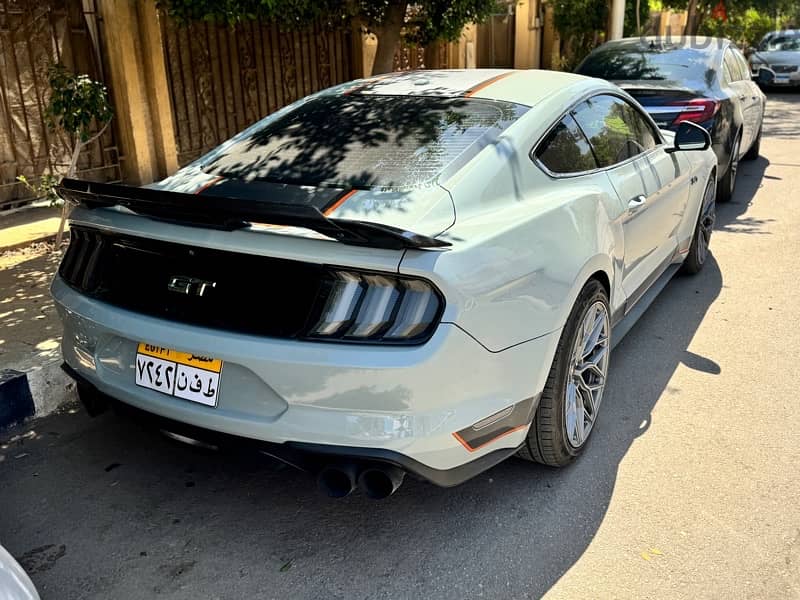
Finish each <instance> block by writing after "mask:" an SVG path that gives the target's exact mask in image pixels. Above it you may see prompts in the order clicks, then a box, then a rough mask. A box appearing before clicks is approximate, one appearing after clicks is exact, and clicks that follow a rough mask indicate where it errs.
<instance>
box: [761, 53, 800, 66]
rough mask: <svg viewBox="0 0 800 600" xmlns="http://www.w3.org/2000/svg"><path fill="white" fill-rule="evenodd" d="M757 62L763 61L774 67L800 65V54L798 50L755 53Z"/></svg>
mask: <svg viewBox="0 0 800 600" xmlns="http://www.w3.org/2000/svg"><path fill="white" fill-rule="evenodd" d="M753 58H754V59H757V60H756V61H755V62H758V61H761V62H765V63H767V64H774V65H800V52H799V51H797V50H774V51H772V52H755V53H753Z"/></svg>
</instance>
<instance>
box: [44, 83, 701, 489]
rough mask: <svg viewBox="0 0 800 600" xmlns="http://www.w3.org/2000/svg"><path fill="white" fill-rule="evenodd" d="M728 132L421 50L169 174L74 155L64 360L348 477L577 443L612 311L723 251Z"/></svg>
mask: <svg viewBox="0 0 800 600" xmlns="http://www.w3.org/2000/svg"><path fill="white" fill-rule="evenodd" d="M710 144H711V138H710V136H709V134H708V132H707V131H706V130H704V129H703V128H702V127H700V126H699V125H697V124H695V123H682V124H681V126H680V127H679V128H678V130H677V131H676V132H675V133H672V132H665V131H661V130H659V129H658V127H656V124H655V123H654V121H653V119H652V118H651V117H650V116H649V115H648V114H647V113H646V112H645V111H644V110H642V108H641V107H640V106H639V105H638V104H637V103H636V102H635V101H634V100H633V99H632V98H631V97H630V96H629V95H628V94H626V93H625V92H624V91H622V90H621V89H620V88H618V87H617V86H615V85H612V84H610V83H607V82H605V81H601V80H599V79H591V78H588V77H582V76H579V75H572V74H568V73H554V72H547V71H533V70H531V71H513V70H502V71H500V70H481V69H469V70H465V71H455V70H454V71H426V72H419V73H407V74H394V75H389V76H384V77H381V78H375V79H371V80H363V81H356V82H351V83H348V84H345V85H342V86H339V87H336V88H331V89H328V90H325V91H323V92H320V93H319V94H316V95H314V96H310V97H308V98H305V99H303V100H301V101H299V102H298V103H296V104H294V105H292V106H289V107H287V108H286V109H283V110H282V111H279V112H278V113H275V114H273V115H271V116H269V117H267V118H266V119H264V120H262V121H261V122H259V123H256V124H255V125H253V126H252V127H251V128H250V129H248V130H245V131H244V132H243V133H241V134H239V135H238V136H236V137H234V138H233V139H232V140H230V141H228V142H226V143H225V144H223V145H222V146H220V147H219V148H217V149H215V150H213V151H212V152H211V153H209V154H208V155H206V156H205V157H203V158H201V159H199V160H198V161H196V162H195V163H192V164H191V165H187V166H186V167H184V168H183V169H181V170H180V171H178V172H177V173H175V174H174V175H173V176H172V177H170V178H168V179H166V180H164V181H161V182H158V183H157V184H154V185H152V186H150V188H149V189H143V188H133V187H126V186H118V185H111V184H98V183H93V182H86V181H77V180H64V181H63V182H62V185H61V188H60V193H61V194H62V195H63V197H65V198H68V199H70V200H73V201H75V202H77V203H79V204H80V205H81V206H80V207H79V208H77V209H76V210H75V211H74V212H73V213H72V234H71V238H72V239H71V241H70V247H69V250H68V251H67V253H66V254H65V256H64V259H63V262H62V264H61V267H60V269H59V274H58V276H57V277H56V278H55V280H54V282H53V286H52V292H53V296H54V297H55V300H56V304H57V306H58V310H59V313H60V316H61V319H62V321H63V323H64V338H63V343H62V351H63V355H64V361H65V363H66V369H67V371H68V372H69V373H70V374H71V375H72V376H73V377H74V378H75V379H76V380H77V381H78V390H79V394H80V396H81V399H82V400H84V402H87V401H88V402H87V403H88V404H89V406H90V407H91V409H92V410H94V409H98V410H99V409H100V408H101V407H102V401H103V400H104V399H105V400H108V398H109V397H110V398H112V399H114V400H115V401H118V402H117V405H119V404H121V405H124V406H122V408H126V409H128V410H133V411H134V412H136V411H138V413H139V414H140V416H142V413H144V415H148V416H149V417H150V418H152V419H155V420H157V421H158V422H159V424H160V426H161V428H162V429H166V430H168V431H170V432H172V433H177V434H179V435H182V436H184V437H188V438H191V439H194V440H198V441H210V442H211V443H213V444H214V445H221V444H224V443H226V442H231V441H232V440H231V438H236V440H237V441H238V442H246V443H248V444H254V445H257V446H258V447H260V448H262V449H263V451H265V452H267V453H269V454H272V455H273V456H275V457H277V458H280V459H281V460H285V461H286V462H288V463H290V464H292V465H295V466H300V467H302V468H305V469H307V470H309V471H312V472H315V473H317V474H318V480H319V483H320V486H321V487H322V488H323V489H324V490H325V491H326V492H327V493H328V494H329V495H331V496H344V495H347V494H349V493H350V492H351V491H352V490H353V489H354V488H355V487H358V488H359V489H360V490H361V491H362V492H364V493H365V494H366V495H367V496H370V497H373V498H382V497H385V496H387V495H389V494H391V493H393V492H394V491H395V490H396V489H397V486H398V485H399V484H400V482H401V481H402V479H403V476H404V474H405V473H411V474H413V475H415V476H417V477H420V478H422V479H427V480H429V481H432V482H434V483H436V484H438V485H442V486H451V485H456V484H458V483H461V482H462V481H465V480H466V479H468V478H470V477H473V476H474V475H476V474H478V473H480V472H481V471H484V470H485V469H488V468H489V467H491V466H493V465H495V464H497V463H498V462H499V461H501V460H503V459H505V458H506V457H508V456H511V455H513V454H516V453H518V452H519V453H520V454H521V456H523V457H524V458H528V459H532V460H536V461H538V462H541V463H544V464H548V465H552V466H561V465H566V464H568V463H569V462H571V461H572V460H574V459H575V458H577V456H578V455H579V454H580V453H581V452H582V451H583V449H584V448H585V447H586V442H587V440H588V438H589V434H590V432H591V431H592V429H593V427H594V423H595V418H596V416H597V415H598V410H599V407H600V402H601V399H602V395H603V389H604V388H605V382H606V377H607V375H608V368H609V355H610V352H611V346H612V342H611V339H612V338H611V335H612V332H611V329H612V327H614V334H613V335H614V337H613V339H614V340H618V339H619V338H620V337H621V336H622V335H623V333H624V331H625V330H626V328H627V327H629V326H630V325H631V324H632V323H633V321H635V319H636V317H637V315H638V314H640V310H642V308H643V307H645V306H646V305H647V303H648V302H650V301H651V300H652V298H653V297H654V296H655V294H657V293H658V291H659V290H660V289H661V288H662V287H663V285H665V284H666V282H667V281H669V278H670V277H671V276H672V274H673V273H674V272H675V271H676V270H677V269H679V268H681V266H682V267H683V269H684V271H686V272H689V273H696V272H698V271H699V270H700V269H701V268H702V266H703V264H704V262H705V261H706V258H707V257H708V242H709V237H710V235H711V231H712V229H713V224H714V206H715V193H716V180H717V176H716V170H717V158H716V156H715V155H714V153H713V151H712V150H711V149H710V148H709V146H710Z"/></svg>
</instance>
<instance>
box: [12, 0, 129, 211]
mask: <svg viewBox="0 0 800 600" xmlns="http://www.w3.org/2000/svg"><path fill="white" fill-rule="evenodd" d="M101 29H102V28H101V24H100V22H99V19H98V17H97V12H96V6H95V1H94V0H83V2H75V1H74V0H73V1H70V0H47V1H45V2H35V1H32V0H0V210H3V209H8V208H14V207H16V206H20V205H23V204H25V203H27V202H29V201H30V200H32V198H31V192H30V191H29V190H28V189H27V188H26V187H25V186H24V185H22V184H21V183H19V182H18V181H17V176H18V175H24V176H25V177H27V178H28V179H29V180H32V181H36V180H37V179H38V177H40V176H41V175H43V174H46V173H52V174H63V172H64V171H66V169H67V167H68V165H69V159H70V156H71V148H70V142H69V140H68V139H66V137H65V136H64V135H62V134H60V133H58V132H55V131H51V130H49V129H48V127H47V123H46V119H45V107H46V106H47V102H48V100H49V87H48V83H47V70H48V67H49V66H50V65H52V64H54V63H57V62H61V63H63V64H64V65H65V66H66V67H67V68H68V69H70V70H73V71H76V72H79V73H87V74H88V75H89V76H90V77H91V78H92V79H95V80H100V81H103V80H104V78H103V64H102V60H101V53H100V52H99V48H100V41H101V40H100V36H101V33H102V32H101ZM112 129H113V127H109V128H108V130H106V132H105V133H104V134H103V135H102V136H101V137H100V138H98V139H97V140H96V141H95V142H93V143H92V144H91V145H89V146H88V147H86V148H84V150H83V151H82V153H81V158H80V161H79V162H78V171H79V173H80V176H81V177H86V178H90V179H96V180H100V181H118V180H119V179H120V169H119V152H118V149H117V146H116V144H115V142H114V134H113V131H112Z"/></svg>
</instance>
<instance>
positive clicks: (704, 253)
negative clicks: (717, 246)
mask: <svg viewBox="0 0 800 600" xmlns="http://www.w3.org/2000/svg"><path fill="white" fill-rule="evenodd" d="M715 195H716V189H715V187H714V185H713V183H709V185H708V186H706V193H705V194H704V195H703V209H702V210H703V213H702V214H701V215H700V223H699V224H698V227H697V234H696V235H697V240H696V242H695V243H696V244H697V262H698V263H700V264H701V265H702V264H703V263H705V262H706V258H707V257H708V246H709V243H710V242H711V232H712V231H714V221H715V220H716V218H717V203H716V202H715V201H714V196H715Z"/></svg>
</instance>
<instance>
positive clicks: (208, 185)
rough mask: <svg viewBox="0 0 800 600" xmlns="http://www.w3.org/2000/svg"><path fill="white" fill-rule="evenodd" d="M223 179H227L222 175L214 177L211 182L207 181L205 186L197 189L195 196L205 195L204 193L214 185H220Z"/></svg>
mask: <svg viewBox="0 0 800 600" xmlns="http://www.w3.org/2000/svg"><path fill="white" fill-rule="evenodd" d="M223 179H225V178H224V177H223V176H222V175H219V176H218V177H214V179H212V180H211V181H207V182H206V183H204V184H203V185H201V186H200V187H199V188H197V189H196V190H195V191H194V193H195V194H202V193H203V192H205V191H206V190H207V189H208V188H210V187H211V186H212V185H216V184H218V183H219V182H220V181H222V180H223Z"/></svg>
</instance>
